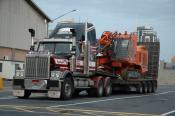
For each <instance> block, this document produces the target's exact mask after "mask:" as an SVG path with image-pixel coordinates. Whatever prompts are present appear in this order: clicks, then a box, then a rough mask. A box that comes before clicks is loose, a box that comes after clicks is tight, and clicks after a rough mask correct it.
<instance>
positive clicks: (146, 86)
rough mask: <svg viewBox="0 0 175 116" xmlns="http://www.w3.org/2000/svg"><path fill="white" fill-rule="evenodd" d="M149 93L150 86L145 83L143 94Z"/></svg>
mask: <svg viewBox="0 0 175 116" xmlns="http://www.w3.org/2000/svg"><path fill="white" fill-rule="evenodd" d="M147 92H148V85H147V83H146V82H144V83H143V93H145V94H146V93H147Z"/></svg>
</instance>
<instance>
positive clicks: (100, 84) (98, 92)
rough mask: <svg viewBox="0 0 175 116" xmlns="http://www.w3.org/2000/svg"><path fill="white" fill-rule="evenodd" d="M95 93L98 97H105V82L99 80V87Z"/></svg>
mask: <svg viewBox="0 0 175 116" xmlns="http://www.w3.org/2000/svg"><path fill="white" fill-rule="evenodd" d="M95 93H96V96H97V97H102V96H103V81H102V80H99V82H98V86H97V88H96V89H95Z"/></svg>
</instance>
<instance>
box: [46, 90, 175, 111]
mask: <svg viewBox="0 0 175 116" xmlns="http://www.w3.org/2000/svg"><path fill="white" fill-rule="evenodd" d="M174 92H175V91H167V92H162V93H155V94H149V95H140V96H130V97H119V98H111V99H102V100H96V101H88V102H80V103H73V104H65V105H55V106H49V107H47V108H57V107H66V106H75V105H82V104H91V103H98V102H105V101H114V100H123V99H132V98H141V97H148V96H154V95H155V96H157V95H164V94H168V93H174Z"/></svg>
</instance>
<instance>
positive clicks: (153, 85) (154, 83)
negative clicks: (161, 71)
mask: <svg viewBox="0 0 175 116" xmlns="http://www.w3.org/2000/svg"><path fill="white" fill-rule="evenodd" d="M156 91H157V83H156V82H152V93H155V92H156Z"/></svg>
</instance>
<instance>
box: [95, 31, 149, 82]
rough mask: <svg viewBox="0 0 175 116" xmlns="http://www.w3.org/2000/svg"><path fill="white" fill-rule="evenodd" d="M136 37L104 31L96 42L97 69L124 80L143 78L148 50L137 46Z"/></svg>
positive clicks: (146, 65)
mask: <svg viewBox="0 0 175 116" xmlns="http://www.w3.org/2000/svg"><path fill="white" fill-rule="evenodd" d="M137 38H138V37H137V35H136V34H135V33H131V34H128V33H127V32H126V31H125V32H124V33H123V34H122V33H117V32H114V33H112V32H110V31H105V32H103V34H102V36H101V38H100V39H99V41H98V44H99V49H98V54H97V68H98V69H102V70H104V71H108V72H111V73H113V74H116V75H117V74H118V75H121V77H122V78H123V79H124V80H129V79H135V78H138V77H144V75H145V74H146V72H147V71H148V68H147V67H148V50H147V49H146V48H145V47H144V46H142V45H141V46H138V45H137Z"/></svg>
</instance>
